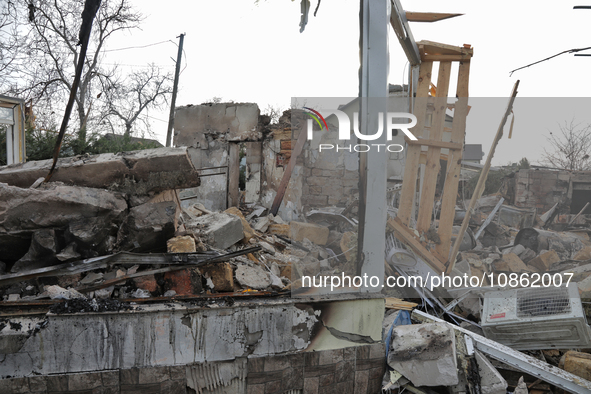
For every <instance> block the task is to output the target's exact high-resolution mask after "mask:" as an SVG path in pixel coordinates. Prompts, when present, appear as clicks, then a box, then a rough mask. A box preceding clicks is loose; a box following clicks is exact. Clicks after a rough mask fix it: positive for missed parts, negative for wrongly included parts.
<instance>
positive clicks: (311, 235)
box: [289, 221, 330, 245]
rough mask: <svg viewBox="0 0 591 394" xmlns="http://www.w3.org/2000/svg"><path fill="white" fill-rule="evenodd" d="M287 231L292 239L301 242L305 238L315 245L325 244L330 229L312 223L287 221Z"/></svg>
mask: <svg viewBox="0 0 591 394" xmlns="http://www.w3.org/2000/svg"><path fill="white" fill-rule="evenodd" d="M289 233H290V238H291V239H292V240H293V241H298V242H301V241H303V240H304V238H307V239H309V240H310V241H312V242H313V243H315V244H316V245H326V242H327V241H328V235H329V233H330V230H329V229H328V227H323V226H319V225H317V224H313V223H304V222H295V221H292V222H289Z"/></svg>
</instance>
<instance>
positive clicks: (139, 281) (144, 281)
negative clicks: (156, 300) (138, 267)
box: [133, 275, 158, 293]
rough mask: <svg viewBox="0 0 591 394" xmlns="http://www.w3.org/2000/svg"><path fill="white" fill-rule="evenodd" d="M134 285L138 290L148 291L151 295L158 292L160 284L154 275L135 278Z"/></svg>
mask: <svg viewBox="0 0 591 394" xmlns="http://www.w3.org/2000/svg"><path fill="white" fill-rule="evenodd" d="M133 283H135V286H136V287H137V288H138V289H142V290H147V291H149V292H150V293H153V292H155V291H156V290H158V283H157V282H156V278H155V277H154V275H144V276H139V277H137V278H133Z"/></svg>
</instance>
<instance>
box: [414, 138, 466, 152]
mask: <svg viewBox="0 0 591 394" xmlns="http://www.w3.org/2000/svg"><path fill="white" fill-rule="evenodd" d="M405 140H406V143H407V144H408V145H421V146H430V147H434V148H444V149H451V150H461V149H464V145H463V144H462V143H457V142H445V141H435V140H430V139H426V138H419V139H418V140H416V141H414V140H411V139H409V138H407V137H405Z"/></svg>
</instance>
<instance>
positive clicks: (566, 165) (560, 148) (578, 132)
mask: <svg viewBox="0 0 591 394" xmlns="http://www.w3.org/2000/svg"><path fill="white" fill-rule="evenodd" d="M546 140H548V142H550V143H551V144H552V145H553V146H554V149H553V150H551V151H548V150H546V149H544V154H543V155H542V162H543V163H545V164H549V165H551V166H553V167H556V168H561V169H564V170H570V171H585V170H591V157H590V156H589V155H590V154H591V124H587V125H582V124H581V123H575V121H574V119H572V120H571V121H570V122H567V121H565V122H564V124H563V125H562V124H558V132H555V133H552V132H550V135H549V136H548V137H546Z"/></svg>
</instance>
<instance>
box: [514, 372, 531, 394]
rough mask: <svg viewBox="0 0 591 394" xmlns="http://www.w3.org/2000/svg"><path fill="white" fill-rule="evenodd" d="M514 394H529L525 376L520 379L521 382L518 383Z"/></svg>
mask: <svg viewBox="0 0 591 394" xmlns="http://www.w3.org/2000/svg"><path fill="white" fill-rule="evenodd" d="M513 394H528V390H527V384H525V382H524V380H523V376H521V377H520V378H519V382H517V387H515V391H514V392H513Z"/></svg>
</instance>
